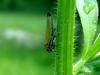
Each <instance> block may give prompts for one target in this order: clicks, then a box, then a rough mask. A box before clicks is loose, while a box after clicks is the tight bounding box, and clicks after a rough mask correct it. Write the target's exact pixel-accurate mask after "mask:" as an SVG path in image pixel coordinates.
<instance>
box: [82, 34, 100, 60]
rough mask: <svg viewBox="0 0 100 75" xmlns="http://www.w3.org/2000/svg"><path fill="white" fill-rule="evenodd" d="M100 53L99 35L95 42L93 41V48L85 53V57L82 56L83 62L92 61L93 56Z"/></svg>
mask: <svg viewBox="0 0 100 75" xmlns="http://www.w3.org/2000/svg"><path fill="white" fill-rule="evenodd" d="M99 51H100V33H99V35H98V36H97V38H96V40H95V41H94V44H93V46H92V47H91V49H90V50H89V51H88V52H87V54H86V56H84V58H83V60H89V59H93V58H94V57H95V55H96V54H97V53H98V52H99Z"/></svg>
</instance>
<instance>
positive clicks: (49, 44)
mask: <svg viewBox="0 0 100 75" xmlns="http://www.w3.org/2000/svg"><path fill="white" fill-rule="evenodd" d="M54 40H55V29H54V27H53V18H52V14H51V13H50V12H48V13H47V23H46V34H45V48H46V50H47V52H49V53H50V52H52V51H53V50H54V45H55V44H54Z"/></svg>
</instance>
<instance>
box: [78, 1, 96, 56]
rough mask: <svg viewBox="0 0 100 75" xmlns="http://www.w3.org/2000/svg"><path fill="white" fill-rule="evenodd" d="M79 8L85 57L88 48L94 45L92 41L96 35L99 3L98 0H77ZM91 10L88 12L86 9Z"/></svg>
mask: <svg viewBox="0 0 100 75" xmlns="http://www.w3.org/2000/svg"><path fill="white" fill-rule="evenodd" d="M76 6H77V10H78V12H79V15H80V18H81V23H82V27H83V33H84V48H83V53H82V54H83V55H82V56H83V57H84V56H85V55H86V54H87V52H88V50H89V49H90V48H91V46H92V42H93V39H94V36H95V32H96V27H97V22H98V5H97V2H96V0H92V2H91V1H90V0H85V1H84V0H77V2H76ZM84 7H86V9H85V10H87V11H89V13H88V14H87V13H86V11H85V10H84Z"/></svg>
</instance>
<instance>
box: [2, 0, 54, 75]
mask: <svg viewBox="0 0 100 75" xmlns="http://www.w3.org/2000/svg"><path fill="white" fill-rule="evenodd" d="M54 6H55V1H54V0H0V75H54V71H55V68H54V54H53V53H48V52H47V51H46V49H45V48H44V39H45V26H46V13H47V11H53V10H54V9H53V7H54Z"/></svg>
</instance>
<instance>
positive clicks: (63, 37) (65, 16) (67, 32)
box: [56, 0, 75, 75]
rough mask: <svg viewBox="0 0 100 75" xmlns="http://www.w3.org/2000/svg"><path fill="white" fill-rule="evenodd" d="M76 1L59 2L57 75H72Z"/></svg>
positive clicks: (63, 0)
mask: <svg viewBox="0 0 100 75" xmlns="http://www.w3.org/2000/svg"><path fill="white" fill-rule="evenodd" d="M74 8H75V0H58V7H57V9H58V10H57V38H56V53H57V54H56V75H72V54H73V51H72V50H73V36H74V35H73V33H74Z"/></svg>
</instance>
